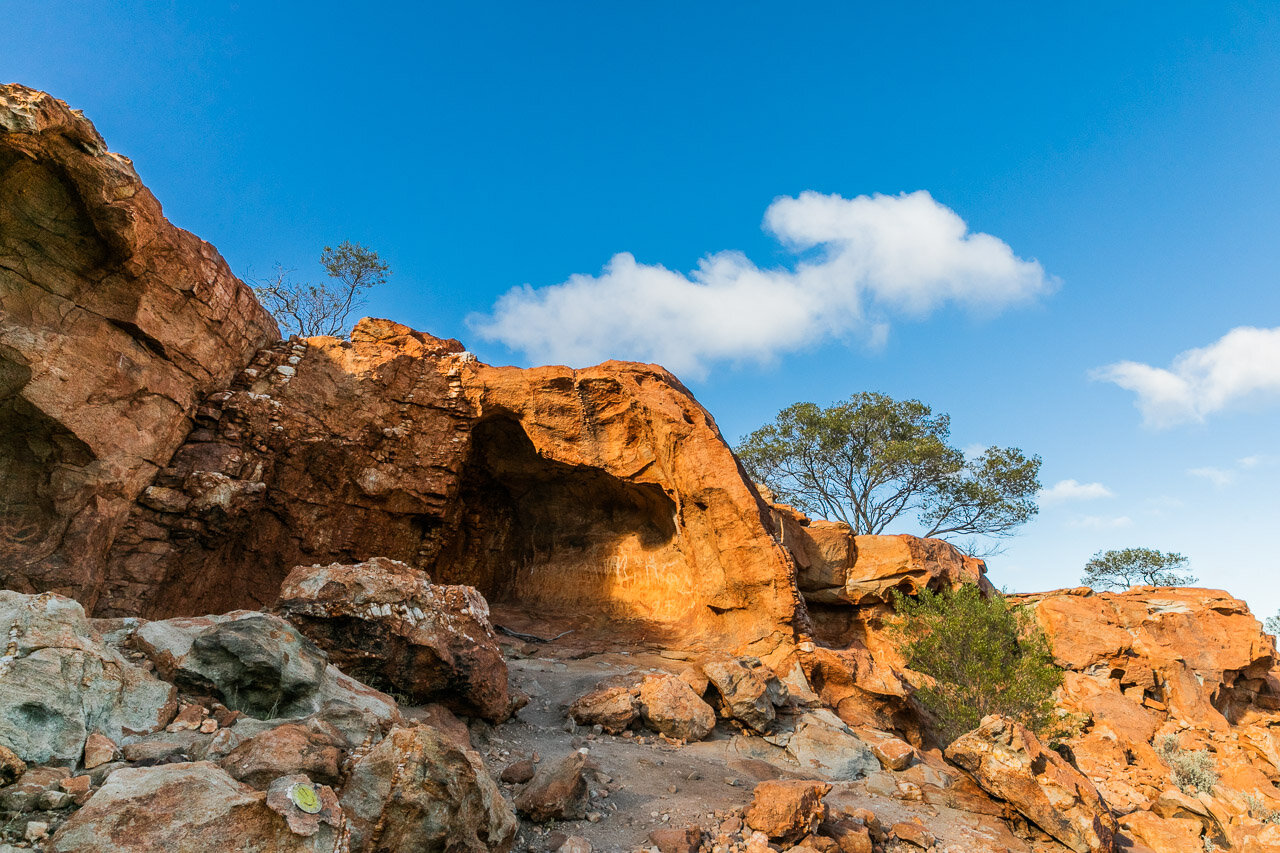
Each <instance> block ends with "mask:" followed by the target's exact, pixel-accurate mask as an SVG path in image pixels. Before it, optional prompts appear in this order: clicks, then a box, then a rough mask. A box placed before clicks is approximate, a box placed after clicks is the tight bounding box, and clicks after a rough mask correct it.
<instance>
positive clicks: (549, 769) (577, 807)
mask: <svg viewBox="0 0 1280 853" xmlns="http://www.w3.org/2000/svg"><path fill="white" fill-rule="evenodd" d="M586 763H587V759H586V756H584V755H583V754H582V753H580V752H571V753H569V754H568V755H566V756H565V757H564V758H562V759H560V760H559V761H557V762H546V763H544V764H543V766H542V767H541V768H539V770H538V772H537V773H536V774H535V775H534V777H533V779H532V780H531V781H530V782H529V784H528V785H525V787H524V790H523V791H521V792H520V795H519V796H517V797H516V811H518V812H520V813H521V814H523V815H525V816H526V817H528V818H529V819H530V820H532V821H536V822H538V823H543V822H545V821H548V820H582V819H583V818H585V817H586V816H587V780H586V777H585V776H584V775H583V770H584V768H585V767H586Z"/></svg>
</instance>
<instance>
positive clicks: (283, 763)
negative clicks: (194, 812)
mask: <svg viewBox="0 0 1280 853" xmlns="http://www.w3.org/2000/svg"><path fill="white" fill-rule="evenodd" d="M345 746H346V744H345V742H344V740H343V738H342V735H341V734H339V733H338V731H337V730H336V729H334V728H333V727H332V726H329V725H326V724H324V723H322V722H319V721H312V724H311V725H299V724H297V723H285V724H284V725H281V726H276V727H275V728H273V729H270V730H268V731H265V732H263V733H262V734H260V735H257V736H256V737H252V738H249V739H248V740H246V741H244V742H243V743H241V744H240V745H239V746H237V747H236V748H235V749H233V750H231V751H230V752H229V753H228V754H227V755H226V757H224V758H223V759H222V760H221V761H220V762H219V764H220V766H221V767H222V769H223V770H226V771H227V773H229V774H231V776H232V778H234V779H238V780H240V781H241V782H245V783H246V784H249V785H252V786H253V787H255V788H258V789H260V790H265V789H266V788H267V787H268V786H269V785H271V783H272V782H273V781H274V780H275V779H277V778H278V777H281V776H288V775H291V774H298V773H302V774H306V776H307V777H309V778H310V779H314V780H315V781H317V782H320V783H322V784H325V785H339V784H341V781H342V780H341V776H342V760H343V757H344V747H345Z"/></svg>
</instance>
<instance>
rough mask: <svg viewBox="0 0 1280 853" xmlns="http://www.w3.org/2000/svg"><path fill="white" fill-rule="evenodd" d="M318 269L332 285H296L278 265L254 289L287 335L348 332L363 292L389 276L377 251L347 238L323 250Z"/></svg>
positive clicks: (384, 263) (361, 300) (362, 298)
mask: <svg viewBox="0 0 1280 853" xmlns="http://www.w3.org/2000/svg"><path fill="white" fill-rule="evenodd" d="M320 265H321V266H323V267H324V269H325V272H326V273H328V275H329V278H330V279H331V280H332V281H331V282H322V283H320V284H313V283H308V282H296V281H293V280H291V279H290V278H289V274H290V272H291V271H290V270H286V269H284V268H283V267H279V266H277V267H276V275H275V278H273V279H271V280H268V281H264V282H259V283H258V284H256V285H255V286H254V288H253V292H254V294H255V295H256V296H257V297H258V300H259V301H260V302H261V303H262V305H263V307H265V308H266V309H267V310H268V311H270V312H271V313H272V314H273V315H274V316H275V318H276V322H278V323H279V324H280V331H282V332H283V333H284V334H285V335H290V334H296V335H301V336H302V337H304V338H306V337H311V336H313V335H343V334H346V332H347V327H348V322H349V320H350V317H351V312H352V311H354V310H355V309H356V308H358V307H360V306H361V305H363V304H364V299H365V293H366V292H367V291H368V290H370V289H372V288H373V287H376V286H377V285H379V284H382V283H383V282H385V281H386V280H387V276H389V275H390V274H391V267H390V266H388V265H387V264H386V262H384V261H383V260H382V259H381V258H380V257H378V253H377V252H375V251H373V250H372V249H370V248H368V247H367V246H362V245H360V244H359V243H352V242H350V241H349V240H344V241H343V242H342V243H340V244H339V245H338V246H337V248H334V247H332V246H325V247H324V251H323V252H321V253H320Z"/></svg>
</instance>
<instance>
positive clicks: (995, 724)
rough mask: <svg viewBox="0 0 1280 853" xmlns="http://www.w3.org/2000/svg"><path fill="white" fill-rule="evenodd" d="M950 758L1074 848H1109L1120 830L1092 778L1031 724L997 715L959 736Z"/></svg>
mask: <svg viewBox="0 0 1280 853" xmlns="http://www.w3.org/2000/svg"><path fill="white" fill-rule="evenodd" d="M946 756H947V758H948V759H949V760H950V761H951V762H952V763H953V764H956V765H958V766H959V767H962V768H964V769H965V770H967V771H969V773H971V774H972V775H973V778H974V779H975V780H976V781H977V782H978V784H979V785H981V786H982V788H983V790H985V791H987V792H988V793H989V794H991V795H993V796H995V797H999V798H1000V799H1002V800H1005V801H1006V802H1008V803H1009V804H1010V805H1012V806H1013V807H1014V808H1015V809H1017V810H1018V811H1019V812H1021V813H1022V814H1023V815H1024V816H1026V818H1027V819H1028V820H1030V821H1031V822H1032V823H1034V824H1036V825H1037V826H1039V827H1040V828H1041V829H1043V830H1044V831H1045V832H1047V833H1048V834H1049V835H1051V836H1052V837H1053V838H1055V839H1057V840H1058V841H1059V842H1061V843H1062V844H1063V845H1065V846H1066V847H1068V848H1070V849H1071V850H1074V851H1075V853H1104V852H1105V853H1109V851H1111V850H1113V849H1114V843H1115V836H1116V832H1117V829H1118V826H1117V824H1116V819H1115V817H1114V816H1113V815H1112V814H1111V811H1110V809H1108V808H1107V805H1106V803H1104V802H1103V800H1102V798H1101V797H1100V796H1098V791H1097V789H1096V788H1095V787H1094V786H1093V783H1092V782H1090V781H1089V780H1088V779H1087V778H1085V777H1084V776H1083V775H1082V774H1081V773H1080V771H1078V770H1076V769H1075V768H1074V767H1072V766H1071V765H1070V764H1069V763H1067V761H1066V759H1064V758H1063V757H1062V756H1060V755H1058V754H1057V753H1056V752H1054V751H1052V750H1050V749H1046V748H1045V747H1044V746H1042V745H1041V743H1040V741H1039V739H1038V738H1037V737H1036V736H1035V734H1033V733H1032V732H1031V731H1030V730H1029V729H1028V728H1027V727H1026V726H1024V725H1022V724H1021V723H1018V722H1016V721H1015V720H1011V719H1009V718H1007V717H1001V716H997V715H992V716H989V717H985V718H984V719H983V720H982V725H981V726H979V727H978V728H976V729H974V730H973V731H971V732H969V733H968V734H965V735H962V736H961V737H959V738H957V739H956V740H955V741H954V742H953V743H952V744H951V745H950V746H948V747H947V749H946Z"/></svg>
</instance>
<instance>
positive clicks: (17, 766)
mask: <svg viewBox="0 0 1280 853" xmlns="http://www.w3.org/2000/svg"><path fill="white" fill-rule="evenodd" d="M25 772H27V763H26V762H25V761H23V760H22V759H21V758H19V757H18V754H17V753H16V752H14V751H13V750H12V749H9V747H7V746H5V745H4V744H2V743H0V788H3V787H4V786H5V785H8V784H9V783H10V782H12V781H13V780H15V779H17V778H18V777H19V776H21V775H22V774H23V773H25Z"/></svg>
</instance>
